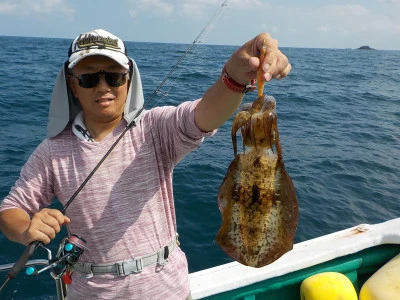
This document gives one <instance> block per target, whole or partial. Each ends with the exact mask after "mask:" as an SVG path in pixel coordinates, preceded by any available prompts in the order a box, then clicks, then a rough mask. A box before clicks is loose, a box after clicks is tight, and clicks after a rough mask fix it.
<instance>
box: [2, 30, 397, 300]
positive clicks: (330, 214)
mask: <svg viewBox="0 0 400 300" xmlns="http://www.w3.org/2000/svg"><path fill="white" fill-rule="evenodd" d="M0 44H1V47H0V101H1V105H0V115H1V117H0V201H1V199H3V198H4V197H5V196H6V195H7V194H8V192H9V189H10V187H11V186H12V185H13V184H14V182H15V180H16V179H17V177H18V175H19V171H20V168H21V167H22V165H23V164H24V162H25V161H26V160H27V158H28V157H29V155H30V154H31V153H32V151H33V150H34V149H35V147H36V146H37V145H38V144H39V143H40V142H41V140H42V139H44V138H45V131H46V124H47V114H48V106H49V100H50V97H51V92H52V87H53V84H54V80H55V77H56V74H57V72H58V70H59V69H60V66H61V65H62V64H63V62H64V61H65V60H66V58H67V57H66V53H67V49H68V47H69V44H70V40H67V39H47V38H30V37H0ZM127 48H128V52H129V55H130V56H131V57H133V58H134V59H135V60H136V62H137V64H138V66H139V69H140V71H141V75H142V81H143V85H144V90H145V95H146V97H149V96H150V95H151V94H152V93H153V92H154V90H155V89H156V88H157V86H158V85H159V84H160V83H161V82H162V80H163V79H164V77H165V76H166V75H167V74H168V73H169V71H170V70H171V69H172V67H173V66H174V65H175V63H176V62H177V61H178V59H179V58H180V57H181V56H182V55H183V53H184V52H185V51H186V49H187V48H188V45H183V44H160V43H137V42H127ZM236 48H237V47H236V46H215V45H206V44H200V45H196V46H195V47H193V49H192V51H191V52H190V53H191V54H190V55H188V56H187V58H186V59H185V60H184V61H183V63H182V65H180V67H178V68H177V70H176V72H175V73H174V75H173V76H172V77H171V78H170V79H169V80H168V81H167V83H166V84H165V86H164V87H163V88H162V89H161V90H162V93H163V94H162V93H160V94H158V95H157V96H156V97H155V98H154V99H153V100H152V102H150V104H149V106H148V107H147V108H148V109H150V108H151V107H153V106H156V105H171V104H172V105H177V104H179V103H181V102H182V101H185V100H190V99H196V98H199V97H201V96H202V94H203V93H204V92H205V91H206V89H207V87H209V86H210V85H211V84H213V82H215V80H217V78H218V76H219V75H220V72H221V69H222V67H223V65H224V62H225V61H226V60H227V59H228V58H229V56H230V54H231V53H232V52H233V51H234V50H235V49H236ZM281 50H282V52H284V53H285V54H286V55H287V56H288V57H289V59H290V61H291V63H292V66H293V69H292V72H291V73H290V75H289V76H288V77H286V78H285V79H283V80H281V81H273V82H271V83H268V84H267V85H266V87H265V92H266V93H268V94H270V95H273V96H274V97H275V98H276V100H277V113H278V126H279V133H280V138H281V143H282V147H283V158H284V163H285V166H286V169H287V171H288V173H289V174H290V176H291V178H292V180H293V183H294V185H295V188H296V192H297V196H298V202H299V207H300V220H299V225H298V229H297V233H296V237H295V242H301V241H304V240H307V239H310V238H314V237H318V236H321V235H324V234H328V233H331V232H334V231H337V230H341V229H345V228H348V227H352V226H355V225H357V224H360V223H379V222H383V221H386V220H389V219H391V218H396V217H400V204H399V194H400V185H399V180H400V51H383V50H376V51H366V50H352V49H306V48H282V49H281ZM166 94H168V96H166ZM163 95H164V96H163ZM255 97H256V94H255V93H249V94H247V95H246V97H245V100H244V101H245V102H251V101H253V100H255ZM231 121H232V120H229V121H228V122H226V124H224V125H223V126H222V127H221V128H220V130H219V131H218V132H217V134H216V135H215V136H213V137H210V138H207V139H206V140H205V142H204V144H203V145H202V146H200V147H199V148H198V149H197V150H196V151H194V152H193V153H191V154H190V155H188V156H187V157H186V158H184V159H183V160H182V161H181V163H180V164H179V165H178V166H177V167H176V169H175V171H174V194H175V201H176V207H177V221H178V227H179V233H180V242H181V247H182V248H183V250H184V251H185V252H186V255H187V258H188V261H189V268H190V272H195V271H199V270H202V269H205V268H210V267H213V266H217V265H221V264H224V263H228V262H231V259H230V258H229V257H228V256H227V255H226V254H225V253H224V252H222V250H221V249H220V248H219V247H218V245H217V244H216V243H215V242H214V237H215V235H216V233H217V231H218V229H219V226H220V224H221V216H220V213H219V210H218V206H217V193H218V188H219V186H220V184H221V182H222V180H223V178H224V176H225V172H226V170H227V168H228V165H229V163H230V161H231V160H232V159H233V149H232V144H231V134H230V128H231ZM56 207H57V205H56ZM64 236H65V231H62V232H61V233H60V235H59V236H58V237H57V238H56V240H55V241H53V243H52V244H50V246H49V247H50V249H52V250H53V251H55V249H57V247H58V243H59V242H60V240H61V238H63V237H64ZM0 243H1V244H0V245H1V247H0V264H5V263H11V262H15V260H16V259H17V258H18V257H19V255H20V254H22V252H23V250H24V247H23V246H21V245H18V244H15V243H12V242H9V241H8V240H7V239H6V238H5V237H4V236H3V235H2V234H1V233H0ZM35 257H36V258H40V257H42V258H46V253H44V252H40V253H38V254H37V256H35ZM5 278H6V273H5V272H0V284H1V283H2V281H3V279H5ZM0 299H56V295H55V289H54V281H53V279H52V278H51V277H50V275H49V272H44V273H42V274H40V275H39V276H37V277H35V278H30V277H27V276H26V275H24V274H23V272H21V274H19V276H18V277H17V278H15V279H13V280H12V281H10V283H9V284H8V286H7V287H6V288H5V290H4V291H3V293H2V294H0Z"/></svg>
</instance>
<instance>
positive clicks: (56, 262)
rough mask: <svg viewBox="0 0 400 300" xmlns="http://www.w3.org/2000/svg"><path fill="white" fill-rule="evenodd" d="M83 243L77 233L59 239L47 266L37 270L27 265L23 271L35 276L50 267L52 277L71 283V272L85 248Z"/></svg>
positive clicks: (84, 242)
mask: <svg viewBox="0 0 400 300" xmlns="http://www.w3.org/2000/svg"><path fill="white" fill-rule="evenodd" d="M85 245H86V240H85V239H83V238H82V237H80V236H78V235H75V234H72V235H71V236H69V237H66V238H64V239H63V240H62V241H61V243H60V245H59V247H58V250H57V254H56V257H55V258H54V259H51V258H50V259H49V265H48V266H46V267H44V268H43V269H41V270H39V271H38V270H36V268H34V267H28V268H27V269H26V272H25V273H26V274H27V275H29V276H35V275H38V274H40V273H42V272H43V271H45V270H48V269H50V270H51V271H50V275H51V276H52V277H53V278H54V279H60V278H62V280H63V281H64V282H65V283H66V284H69V283H71V274H72V272H73V269H74V266H75V264H76V263H77V262H78V261H79V258H80V257H81V255H82V254H83V252H84V251H85V250H86V249H87V248H86V246H85ZM45 249H46V250H47V251H48V252H49V251H50V250H48V249H47V248H45ZM50 253H51V252H50ZM49 257H51V254H49Z"/></svg>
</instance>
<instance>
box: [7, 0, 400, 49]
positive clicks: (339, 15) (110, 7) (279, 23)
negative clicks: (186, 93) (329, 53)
mask: <svg viewBox="0 0 400 300" xmlns="http://www.w3.org/2000/svg"><path fill="white" fill-rule="evenodd" d="M223 2H224V1H223V0H221V1H220V0H179V1H178V0H108V1H105V0H96V1H94V0H83V1H82V0H34V1H32V0H0V35H7V36H35V37H56V38H69V39H73V38H74V37H75V36H77V35H78V34H80V33H82V32H86V31H89V30H91V29H96V28H102V29H106V30H108V31H110V32H112V33H114V34H115V35H117V36H119V37H120V38H121V39H123V40H125V41H137V42H162V43H184V44H190V43H192V42H193V41H194V40H195V38H196V37H197V36H198V34H199V33H200V32H201V31H202V29H203V28H204V27H205V26H206V24H207V23H208V22H209V21H210V19H211V18H212V17H213V16H214V15H215V14H216V12H218V11H219V12H220V13H219V14H217V17H216V18H215V21H213V22H212V23H211V25H210V26H209V27H207V30H206V34H205V35H202V36H201V39H200V40H199V42H201V43H205V44H218V45H241V44H243V43H245V42H246V41H248V40H250V39H251V38H253V37H254V36H256V35H257V34H258V33H260V32H264V31H266V32H269V33H270V34H271V35H272V36H273V37H274V38H276V39H278V41H279V45H280V46H282V47H302V48H358V47H360V46H363V45H369V46H370V47H372V48H376V49H382V50H400V17H399V16H400V0H364V1H356V0H346V1H341V0H337V1H330V0H319V1H317V0H280V1H263V0H228V1H227V3H226V4H227V5H226V6H224V5H222V4H223Z"/></svg>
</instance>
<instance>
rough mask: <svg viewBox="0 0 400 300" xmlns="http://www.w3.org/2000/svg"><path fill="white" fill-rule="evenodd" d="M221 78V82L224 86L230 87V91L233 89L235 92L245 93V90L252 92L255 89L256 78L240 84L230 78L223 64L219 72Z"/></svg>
mask: <svg viewBox="0 0 400 300" xmlns="http://www.w3.org/2000/svg"><path fill="white" fill-rule="evenodd" d="M221 78H222V81H223V83H225V85H226V87H227V88H228V89H230V90H231V91H234V92H236V93H243V94H245V93H247V92H252V91H254V90H255V88H256V86H255V83H256V80H255V79H252V80H251V81H250V83H249V84H247V85H244V84H240V83H239V82H237V81H235V80H233V79H232V77H231V76H229V74H228V73H227V72H226V67H225V66H224V68H223V70H222V74H221Z"/></svg>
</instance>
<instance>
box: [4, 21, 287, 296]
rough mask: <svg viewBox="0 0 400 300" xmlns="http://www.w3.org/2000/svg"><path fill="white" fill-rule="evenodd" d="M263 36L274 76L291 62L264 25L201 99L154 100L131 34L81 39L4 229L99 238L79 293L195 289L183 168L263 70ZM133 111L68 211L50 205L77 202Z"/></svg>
mask: <svg viewBox="0 0 400 300" xmlns="http://www.w3.org/2000/svg"><path fill="white" fill-rule="evenodd" d="M262 40H265V41H266V44H267V47H268V55H267V57H266V59H265V60H264V62H262V69H263V71H264V80H266V81H269V80H271V79H272V78H276V79H279V78H283V77H285V76H286V75H287V74H288V73H289V72H290V69H291V65H290V64H289V62H288V60H287V58H286V56H285V55H283V54H282V53H281V52H280V51H279V49H278V47H277V41H276V40H274V39H272V38H271V37H270V36H269V35H268V34H266V33H263V34H260V35H258V36H257V37H256V38H254V39H252V40H251V41H249V42H247V43H246V44H245V45H243V46H242V47H241V48H239V49H238V50H237V51H236V52H235V53H234V54H233V55H232V56H231V58H230V59H229V60H228V61H227V62H226V65H225V67H224V69H223V72H222V74H221V77H220V78H218V79H217V81H216V82H215V84H214V85H213V86H211V87H210V88H209V89H208V90H207V91H206V92H205V94H204V95H203V97H202V98H201V99H199V100H196V101H191V102H184V103H182V104H181V105H179V106H178V107H158V108H153V109H151V110H149V111H142V110H141V109H142V107H143V92H142V85H141V80H140V74H139V70H138V69H137V66H136V63H135V61H134V60H133V59H131V58H129V57H128V56H127V53H126V49H125V46H124V44H123V42H122V41H121V40H120V39H119V38H118V37H116V36H114V35H113V34H111V33H109V32H107V31H104V30H101V29H98V30H93V31H90V32H87V33H84V34H81V35H79V36H78V37H76V38H75V39H74V41H73V42H72V44H71V47H70V50H69V53H68V60H67V62H66V63H65V65H64V66H63V68H62V69H61V71H60V72H59V74H58V77H57V79H56V84H55V87H54V90H53V95H52V99H51V103H50V113H49V124H48V128H47V138H46V139H45V140H44V141H43V142H42V143H41V144H40V145H39V146H38V148H37V149H36V150H35V151H34V152H33V153H32V155H31V157H30V158H29V160H28V161H27V163H26V164H25V165H24V167H23V168H22V171H21V175H20V178H19V179H18V180H17V182H16V184H15V186H14V187H12V189H11V191H10V193H9V195H8V196H7V197H6V198H5V199H4V200H3V202H2V204H1V207H0V229H1V230H2V232H3V233H4V234H5V235H6V236H7V238H9V239H10V240H12V241H15V242H18V243H21V244H24V245H28V244H29V243H31V242H33V241H41V242H43V243H45V244H47V243H49V242H50V241H51V240H52V239H53V238H54V237H55V235H56V234H57V233H58V232H59V231H60V227H61V226H63V225H68V231H69V233H70V234H77V235H79V236H81V237H83V238H84V239H85V240H86V241H87V244H86V246H87V248H88V249H89V250H88V251H86V252H85V253H84V254H83V255H82V257H81V259H80V262H79V263H78V264H77V265H76V266H75V271H74V273H73V275H72V279H73V280H72V284H71V285H70V286H69V288H68V299H115V298H120V299H185V298H188V297H190V287H189V279H188V266H187V261H186V257H185V255H184V253H183V252H182V251H181V249H180V248H179V247H178V245H177V240H176V219H175V208H174V201H173V191H172V171H173V168H174V166H175V165H176V164H177V163H178V162H179V160H180V159H181V158H182V157H184V156H185V155H186V154H187V153H189V152H190V151H192V150H193V149H195V148H196V147H197V146H198V145H200V144H201V142H202V141H203V138H204V137H205V136H207V135H211V134H213V132H214V131H215V130H216V129H217V128H218V127H219V126H221V125H222V124H223V123H224V122H225V121H226V120H227V119H228V118H229V117H230V116H231V115H232V114H233V113H234V112H235V110H236V109H237V108H238V106H239V104H240V103H241V101H242V99H243V91H244V90H245V89H246V85H247V84H248V83H249V82H251V80H252V79H254V78H255V77H256V70H257V68H258V66H259V64H260V61H259V59H258V55H259V52H260V49H261V46H262ZM132 121H134V124H135V126H132V127H131V128H129V129H128V130H127V132H126V133H125V134H124V135H123V137H122V139H121V140H120V141H119V143H118V144H117V145H116V147H115V148H114V150H113V151H112V152H111V154H110V155H109V156H108V157H107V159H106V160H105V161H104V162H103V164H102V165H101V167H100V168H99V169H98V170H97V171H96V172H95V174H94V175H93V177H92V178H91V179H90V181H89V182H88V183H87V185H86V186H85V187H84V188H83V189H82V190H81V191H80V193H79V194H78V195H77V197H76V198H75V200H74V202H73V203H72V204H71V205H70V206H69V207H68V209H67V211H66V215H63V214H62V213H61V212H60V211H58V210H55V209H48V208H46V207H48V206H49V205H50V203H51V202H52V201H53V199H54V197H57V198H58V199H59V200H60V202H61V203H62V204H63V205H65V204H66V203H67V201H68V200H69V199H70V198H71V196H72V195H73V194H74V193H75V191H76V190H77V189H78V188H79V186H80V184H81V183H82V182H83V181H84V180H85V178H86V177H87V175H88V174H89V173H90V172H91V171H92V170H93V169H94V167H95V166H96V164H97V163H98V162H99V161H100V160H101V159H102V158H103V156H104V154H105V153H106V152H107V151H108V150H109V149H110V147H111V146H112V145H113V143H114V142H115V141H116V140H117V138H118V137H119V136H120V135H121V133H122V132H123V131H124V130H125V129H126V128H127V124H129V123H131V122H132ZM70 218H71V219H70Z"/></svg>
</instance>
